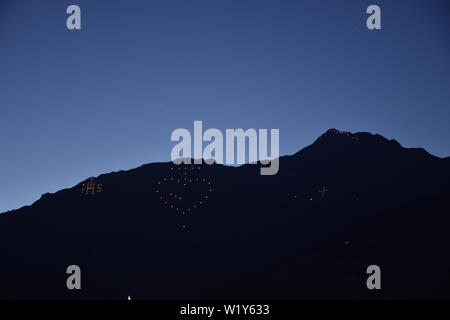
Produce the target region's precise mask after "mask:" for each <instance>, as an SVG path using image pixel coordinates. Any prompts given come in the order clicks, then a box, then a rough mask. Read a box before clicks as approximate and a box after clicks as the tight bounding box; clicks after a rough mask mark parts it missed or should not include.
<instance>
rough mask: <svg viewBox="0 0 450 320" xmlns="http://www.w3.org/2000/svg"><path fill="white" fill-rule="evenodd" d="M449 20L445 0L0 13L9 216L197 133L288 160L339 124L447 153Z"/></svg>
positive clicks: (3, 195)
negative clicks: (248, 134)
mask: <svg viewBox="0 0 450 320" xmlns="http://www.w3.org/2000/svg"><path fill="white" fill-rule="evenodd" d="M70 4H77V5H79V6H80V7H81V10H82V30H80V31H69V30H67V28H66V18H67V14H66V8H67V6H69V5H70ZM371 4H378V5H379V6H380V7H381V10H382V30H381V31H370V30H368V29H367V28H366V17H367V15H366V13H365V10H366V8H367V7H368V6H369V5H371ZM449 14H450V5H449V1H447V0H442V1H437V0H421V1H415V0H405V1H402V0H396V1H392V0H390V1H381V0H371V1H365V0H354V1H351V0H341V1H338V0H329V1H318V0H307V1H301V0H295V1H284V0H271V1H262V0H258V1H257V0H207V1H206V0H205V1H204V0H190V1H186V0H185V1H174V0H142V1H136V0H120V1H119V0H114V1H106V0H103V1H100V0H86V1H77V0H71V1H65V0H53V1H48V0H39V1H36V0H35V1H22V0H0V156H1V157H0V158H1V165H0V212H3V211H6V210H8V209H13V208H18V207H21V206H23V205H26V204H31V203H32V202H34V201H35V200H37V199H38V198H39V197H40V195H41V194H43V193H46V192H55V191H57V190H59V189H61V188H67V187H71V186H73V185H75V184H76V183H78V182H80V181H82V180H84V179H86V178H87V177H89V176H96V175H99V174H101V173H106V172H110V171H116V170H121V169H130V168H133V167H136V166H139V165H141V164H144V163H148V162H154V161H169V160H170V150H171V148H172V147H173V145H174V143H173V142H171V141H170V135H171V132H172V130H174V129H176V128H188V129H190V130H192V125H193V121H194V120H203V124H204V127H205V128H219V129H225V128H279V129H280V145H281V154H291V153H294V152H296V151H298V150H299V149H301V148H302V147H305V146H306V145H308V144H310V143H312V142H313V141H314V140H315V138H316V137H317V136H319V135H320V134H321V133H322V132H324V131H325V130H326V129H328V128H331V127H335V128H338V129H340V130H346V131H352V132H355V131H369V132H373V133H380V134H382V135H384V136H386V137H388V138H395V139H396V140H398V141H399V142H400V143H401V144H402V145H404V146H406V147H424V148H426V149H427V150H428V151H429V152H431V153H433V154H435V155H438V156H450V143H449V141H450V126H449V120H450V105H449V104H450V90H449V89H450V72H449V71H450V54H449V53H450V44H449V39H450V22H449V21H450V20H449V19H448V16H449Z"/></svg>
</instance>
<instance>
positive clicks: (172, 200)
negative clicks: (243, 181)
mask: <svg viewBox="0 0 450 320" xmlns="http://www.w3.org/2000/svg"><path fill="white" fill-rule="evenodd" d="M200 170H201V167H200V166H194V165H183V166H181V165H180V166H177V167H171V168H170V174H168V175H167V176H166V177H162V178H161V179H159V180H158V182H157V184H156V193H157V194H158V197H159V200H160V201H161V204H163V205H164V206H167V207H169V208H171V209H173V210H174V211H176V212H177V213H181V214H186V213H190V212H192V211H193V210H195V209H197V208H199V207H200V206H202V205H204V204H205V203H206V202H207V201H208V199H209V196H210V195H211V193H212V192H213V184H212V182H211V181H210V180H209V179H208V178H206V177H204V176H202V175H201V174H200V173H201V171H200Z"/></svg>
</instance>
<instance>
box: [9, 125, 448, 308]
mask: <svg viewBox="0 0 450 320" xmlns="http://www.w3.org/2000/svg"><path fill="white" fill-rule="evenodd" d="M91 182H92V183H95V184H96V185H95V187H94V194H92V192H93V190H92V189H89V190H88V191H89V194H88V195H86V189H87V186H88V184H89V183H90V182H89V180H88V179H87V180H86V181H84V182H82V183H80V184H78V185H76V186H74V187H73V188H70V189H65V190H61V191H59V192H56V193H55V194H45V195H43V196H42V197H41V199H40V200H38V201H36V202H35V203H34V204H33V205H31V206H27V207H23V208H21V209H19V210H15V211H11V212H8V213H5V214H2V215H0V250H1V263H0V298H3V299H5V298H6V299H9V298H12V299H15V298H63V299H70V298H86V299H91V298H117V299H125V298H126V297H127V296H128V295H131V296H132V297H134V298H136V299H197V298H200V299H209V298H210V299H217V298H234V299H240V298H250V299H265V298H269V299H299V298H302V299H303V298H306V299H315V298H325V299H327V298H339V299H341V298H344V299H346V298H362V299H367V298H369V299H372V298H374V299H379V298H381V299H395V298H399V299H406V298H450V257H449V256H450V255H449V253H448V248H449V244H450V232H449V226H450V224H449V223H450V188H449V187H450V159H448V158H446V159H442V158H438V157H435V156H432V155H430V154H429V153H427V152H426V151H425V150H423V149H406V148H403V147H402V146H401V145H400V144H399V143H398V142H397V141H395V140H388V139H386V138H384V137H382V136H380V135H372V134H370V133H356V134H351V133H346V132H341V131H338V130H335V129H331V130H328V131H327V132H326V133H324V134H323V135H322V136H320V137H319V138H318V139H317V140H316V141H315V142H314V143H313V144H312V145H310V146H308V147H306V148H304V149H303V150H301V151H299V152H298V153H296V154H294V155H291V156H285V157H281V158H280V171H279V173H278V174H277V175H275V176H260V175H259V166H258V165H244V166H241V167H227V166H222V165H205V164H202V165H179V166H176V165H174V164H172V163H153V164H147V165H143V166H141V167H139V168H136V169H133V170H129V171H120V172H113V173H109V174H104V175H100V176H99V177H96V178H95V179H93V180H92V181H91ZM99 185H100V186H99ZM323 188H325V190H328V191H327V192H323V193H320V192H319V190H322V189H323ZM82 191H83V194H82ZM183 212H184V214H183ZM72 264H75V265H79V266H80V267H81V270H82V290H81V291H77V290H73V291H69V290H67V288H66V278H67V276H68V275H67V274H66V268H67V266H69V265H72ZM373 264H375V265H379V266H380V267H381V272H382V276H381V283H382V289H381V290H368V289H367V288H366V279H367V277H368V275H367V274H366V268H367V267H368V266H369V265H373Z"/></svg>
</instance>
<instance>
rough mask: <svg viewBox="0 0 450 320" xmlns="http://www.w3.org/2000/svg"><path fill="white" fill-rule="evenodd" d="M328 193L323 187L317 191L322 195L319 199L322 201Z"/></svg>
mask: <svg viewBox="0 0 450 320" xmlns="http://www.w3.org/2000/svg"><path fill="white" fill-rule="evenodd" d="M327 192H328V189H326V188H325V186H323V187H322V189H321V190H319V193H322V197H321V198H320V199H323V198H324V197H325V193H327Z"/></svg>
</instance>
